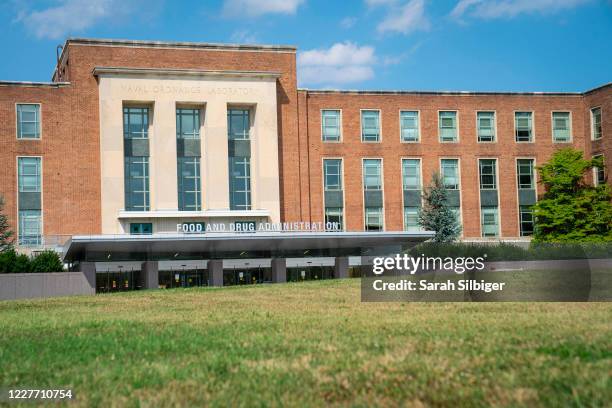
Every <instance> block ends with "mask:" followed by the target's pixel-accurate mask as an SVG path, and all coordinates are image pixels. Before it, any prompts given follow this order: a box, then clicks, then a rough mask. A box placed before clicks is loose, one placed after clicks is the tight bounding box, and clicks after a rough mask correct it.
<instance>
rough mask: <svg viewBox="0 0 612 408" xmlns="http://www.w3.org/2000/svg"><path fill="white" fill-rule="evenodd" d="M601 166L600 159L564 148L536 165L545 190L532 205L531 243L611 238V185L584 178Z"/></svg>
mask: <svg viewBox="0 0 612 408" xmlns="http://www.w3.org/2000/svg"><path fill="white" fill-rule="evenodd" d="M603 166H604V164H603V160H602V159H601V158H593V159H590V160H587V159H584V158H583V156H582V152H581V151H579V150H575V149H572V148H565V149H561V150H558V151H557V152H556V153H555V154H554V155H553V156H552V158H551V159H550V160H549V161H548V162H547V163H545V164H544V165H542V166H540V167H538V170H539V173H540V178H541V181H542V183H543V184H544V187H545V190H546V192H545V193H544V196H543V197H542V198H541V199H540V200H539V201H538V202H537V203H536V204H535V205H534V207H533V209H534V215H535V220H536V225H535V231H534V237H533V239H534V242H601V241H612V204H611V203H610V187H609V186H608V185H601V186H597V187H593V186H591V185H590V184H588V183H587V182H586V181H585V175H586V174H587V172H588V171H590V170H591V169H592V168H593V167H603Z"/></svg>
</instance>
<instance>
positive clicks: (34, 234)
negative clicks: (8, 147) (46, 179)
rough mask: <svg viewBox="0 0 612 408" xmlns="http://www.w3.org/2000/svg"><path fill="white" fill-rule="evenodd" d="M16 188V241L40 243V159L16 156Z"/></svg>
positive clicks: (34, 244)
mask: <svg viewBox="0 0 612 408" xmlns="http://www.w3.org/2000/svg"><path fill="white" fill-rule="evenodd" d="M17 187H18V188H17V189H18V191H19V208H18V218H19V219H18V225H19V234H18V243H19V244H20V245H24V246H37V245H41V244H42V211H41V206H40V203H41V201H42V200H41V193H42V159H41V158H40V157H18V158H17Z"/></svg>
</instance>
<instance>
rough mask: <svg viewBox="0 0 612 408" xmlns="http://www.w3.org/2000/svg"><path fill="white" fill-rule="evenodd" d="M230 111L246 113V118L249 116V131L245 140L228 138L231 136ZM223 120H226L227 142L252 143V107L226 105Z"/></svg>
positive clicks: (253, 118)
mask: <svg viewBox="0 0 612 408" xmlns="http://www.w3.org/2000/svg"><path fill="white" fill-rule="evenodd" d="M231 111H245V112H247V114H248V116H249V131H248V133H247V137H246V138H235V137H230V136H231V135H232V133H231V131H230V130H231V126H230V124H231V116H232V115H230V112H231ZM225 120H226V126H227V128H226V136H227V140H250V141H252V139H251V138H252V136H253V135H252V133H253V127H254V125H255V123H254V120H255V110H254V107H253V106H250V105H232V104H228V105H227V107H226V110H225Z"/></svg>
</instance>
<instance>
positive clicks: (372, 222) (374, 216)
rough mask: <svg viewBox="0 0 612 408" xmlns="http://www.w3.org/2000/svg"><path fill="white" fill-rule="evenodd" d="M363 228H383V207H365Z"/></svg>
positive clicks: (373, 229)
mask: <svg viewBox="0 0 612 408" xmlns="http://www.w3.org/2000/svg"><path fill="white" fill-rule="evenodd" d="M365 230H366V231H382V230H383V209H382V207H367V208H366V209H365Z"/></svg>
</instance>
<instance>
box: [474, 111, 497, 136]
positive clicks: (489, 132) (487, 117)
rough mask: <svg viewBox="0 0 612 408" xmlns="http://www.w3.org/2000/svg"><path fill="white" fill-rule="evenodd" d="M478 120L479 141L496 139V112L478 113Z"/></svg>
mask: <svg viewBox="0 0 612 408" xmlns="http://www.w3.org/2000/svg"><path fill="white" fill-rule="evenodd" d="M476 122H477V124H478V141H479V142H494V141H495V112H478V113H476Z"/></svg>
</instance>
